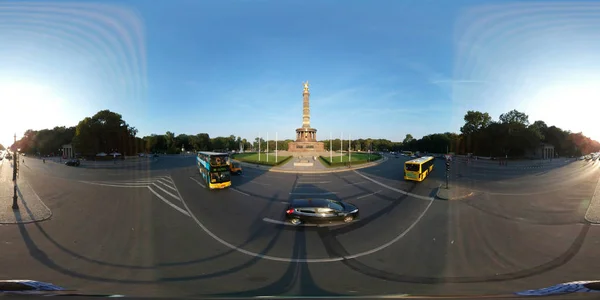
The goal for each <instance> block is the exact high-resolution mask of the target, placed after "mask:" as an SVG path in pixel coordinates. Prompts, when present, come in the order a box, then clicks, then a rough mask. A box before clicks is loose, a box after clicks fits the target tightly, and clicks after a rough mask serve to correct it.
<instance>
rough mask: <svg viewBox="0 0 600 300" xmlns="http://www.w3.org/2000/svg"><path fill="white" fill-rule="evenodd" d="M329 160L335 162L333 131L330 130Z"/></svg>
mask: <svg viewBox="0 0 600 300" xmlns="http://www.w3.org/2000/svg"><path fill="white" fill-rule="evenodd" d="M329 161H330V162H333V144H331V131H330V132H329Z"/></svg>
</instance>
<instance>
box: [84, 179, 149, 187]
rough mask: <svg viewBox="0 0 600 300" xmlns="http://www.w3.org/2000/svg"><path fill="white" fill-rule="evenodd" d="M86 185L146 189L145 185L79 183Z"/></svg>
mask: <svg viewBox="0 0 600 300" xmlns="http://www.w3.org/2000/svg"><path fill="white" fill-rule="evenodd" d="M79 182H82V183H86V184H93V185H100V186H110V187H122V188H144V187H147V186H148V185H147V184H144V185H117V184H106V183H99V182H92V181H79Z"/></svg>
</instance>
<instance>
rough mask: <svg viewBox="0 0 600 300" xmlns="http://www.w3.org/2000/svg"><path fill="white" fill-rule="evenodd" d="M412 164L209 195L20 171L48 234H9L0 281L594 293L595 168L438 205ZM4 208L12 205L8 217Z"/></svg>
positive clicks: (559, 169)
mask: <svg viewBox="0 0 600 300" xmlns="http://www.w3.org/2000/svg"><path fill="white" fill-rule="evenodd" d="M405 160H406V159H405V158H394V157H391V158H390V159H389V160H388V161H387V162H386V163H383V164H380V165H378V166H375V167H372V168H367V169H360V170H358V171H349V172H341V173H330V174H306V175H303V174H284V173H274V172H265V171H260V170H256V169H246V170H245V174H244V175H243V176H237V177H234V179H233V185H232V188H230V189H227V190H222V191H208V190H206V189H205V188H204V187H203V186H202V184H201V181H200V177H199V175H198V172H197V170H196V169H195V168H194V158H193V157H192V158H180V157H168V156H166V157H161V158H159V159H158V160H157V161H155V162H152V163H150V162H148V163H143V164H139V165H138V166H135V167H127V168H124V169H118V168H107V169H88V168H76V167H66V166H64V165H60V164H56V163H46V164H43V163H42V162H41V161H39V160H36V159H27V160H26V163H25V165H23V166H22V168H21V173H20V180H24V181H27V182H28V183H29V184H30V185H31V187H32V188H33V189H35V191H36V193H37V194H38V195H39V197H40V198H41V199H42V201H44V203H45V204H46V205H47V206H48V207H49V208H50V209H51V210H52V213H53V216H52V219H50V220H47V221H44V222H40V223H34V224H27V225H5V226H0V254H1V255H2V258H0V279H34V280H40V281H48V282H52V283H54V284H57V285H60V286H65V287H68V288H74V289H78V290H81V291H85V292H90V293H116V294H126V295H140V296H152V295H154V296H169V297H179V296H195V295H216V296H219V295H229V296H258V295H281V294H285V295H294V294H302V295H320V296H323V295H369V294H392V293H393V294H398V293H401V294H404V293H409V294H475V293H477V294H481V293H484V294H490V293H510V292H516V291H521V290H526V289H533V288H541V287H546V286H551V285H554V284H557V283H561V282H568V281H574V280H594V279H598V276H597V270H598V268H600V261H598V259H597V253H598V247H599V246H600V227H597V226H592V225H590V224H588V223H586V221H585V219H584V215H585V212H586V210H587V206H588V204H589V201H590V199H591V197H592V194H593V191H594V189H595V187H596V184H597V183H598V178H599V175H600V173H599V167H598V165H599V163H592V162H571V163H555V164H551V165H546V166H541V167H535V168H527V167H519V166H507V167H506V168H501V167H500V166H497V165H495V164H483V163H482V164H477V165H472V164H471V165H466V164H463V163H461V162H455V163H454V164H453V166H452V171H451V177H450V185H451V186H461V187H463V188H466V189H471V190H473V191H474V194H473V196H471V197H468V198H466V199H464V200H457V201H444V200H437V199H434V195H435V192H436V189H437V188H438V187H439V186H440V184H442V183H444V180H445V175H444V162H443V161H437V162H436V165H435V171H434V173H433V174H432V176H431V177H429V178H428V179H427V180H426V181H424V182H422V183H411V182H405V181H404V180H402V168H401V166H402V163H403V162H404V161H405ZM304 197H327V198H334V199H341V200H345V201H349V202H352V203H354V204H356V205H357V206H358V207H359V208H360V210H361V219H360V220H358V221H356V222H354V223H352V224H349V225H341V226H331V227H293V226H289V225H284V224H281V221H282V220H283V211H284V209H285V207H286V203H287V202H289V201H290V199H293V198H304ZM0 204H1V205H9V203H0Z"/></svg>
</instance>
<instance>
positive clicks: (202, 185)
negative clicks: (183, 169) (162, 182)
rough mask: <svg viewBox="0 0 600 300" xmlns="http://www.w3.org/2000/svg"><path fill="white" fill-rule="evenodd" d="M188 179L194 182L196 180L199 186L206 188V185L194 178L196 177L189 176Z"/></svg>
mask: <svg viewBox="0 0 600 300" xmlns="http://www.w3.org/2000/svg"><path fill="white" fill-rule="evenodd" d="M190 179H191V180H193V181H195V182H196V183H197V184H199V185H200V186H201V187H203V188H206V185H204V184H203V183H202V182H200V181H198V180H196V178H194V177H190ZM173 184H175V183H173Z"/></svg>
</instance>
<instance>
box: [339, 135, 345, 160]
mask: <svg viewBox="0 0 600 300" xmlns="http://www.w3.org/2000/svg"><path fill="white" fill-rule="evenodd" d="M343 158H344V132H343V131H342V135H341V136H340V162H342V159H343Z"/></svg>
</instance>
